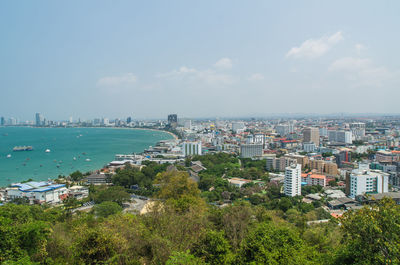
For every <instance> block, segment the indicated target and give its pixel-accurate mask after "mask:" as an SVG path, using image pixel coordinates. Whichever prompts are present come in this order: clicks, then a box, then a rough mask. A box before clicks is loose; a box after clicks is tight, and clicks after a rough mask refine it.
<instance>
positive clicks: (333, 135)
mask: <svg viewBox="0 0 400 265" xmlns="http://www.w3.org/2000/svg"><path fill="white" fill-rule="evenodd" d="M328 139H329V142H331V143H338V144H352V143H353V140H352V133H351V131H336V130H329V131H328Z"/></svg>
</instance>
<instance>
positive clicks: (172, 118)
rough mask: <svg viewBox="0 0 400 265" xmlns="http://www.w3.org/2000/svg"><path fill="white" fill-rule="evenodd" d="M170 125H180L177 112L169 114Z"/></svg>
mask: <svg viewBox="0 0 400 265" xmlns="http://www.w3.org/2000/svg"><path fill="white" fill-rule="evenodd" d="M168 125H169V126H170V127H172V128H176V127H177V126H178V115H177V114H169V115H168Z"/></svg>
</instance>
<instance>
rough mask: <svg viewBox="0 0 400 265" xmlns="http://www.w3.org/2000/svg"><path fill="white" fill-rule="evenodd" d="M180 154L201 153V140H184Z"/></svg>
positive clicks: (191, 154)
mask: <svg viewBox="0 0 400 265" xmlns="http://www.w3.org/2000/svg"><path fill="white" fill-rule="evenodd" d="M182 154H183V156H193V155H201V142H184V143H183V145H182Z"/></svg>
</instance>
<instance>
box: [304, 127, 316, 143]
mask: <svg viewBox="0 0 400 265" xmlns="http://www.w3.org/2000/svg"><path fill="white" fill-rule="evenodd" d="M303 142H305V143H314V144H315V145H316V146H319V129H318V128H315V127H308V128H305V129H304V130H303Z"/></svg>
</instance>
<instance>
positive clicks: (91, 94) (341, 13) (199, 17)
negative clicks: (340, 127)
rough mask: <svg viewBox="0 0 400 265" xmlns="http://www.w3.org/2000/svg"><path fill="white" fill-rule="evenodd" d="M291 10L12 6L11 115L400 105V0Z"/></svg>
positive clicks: (207, 113)
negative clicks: (383, 101)
mask: <svg viewBox="0 0 400 265" xmlns="http://www.w3.org/2000/svg"><path fill="white" fill-rule="evenodd" d="M288 6H289V4H283V3H274V2H269V1H267V2H264V1H255V2H252V3H251V4H249V3H243V2H240V1H219V2H217V3H215V2H212V1H208V2H207V1H203V2H201V3H182V2H178V1H168V3H164V2H161V1H160V2H155V3H152V4H151V3H141V2H130V1H122V2H119V3H118V4H111V3H108V2H106V1H85V2H84V3H82V2H72V4H71V3H68V4H66V3H54V2H51V1H39V2H34V3H33V2H29V1H25V2H24V4H21V3H16V2H11V1H8V2H2V3H0V7H1V8H0V22H1V23H0V25H1V26H0V33H1V34H2V36H3V38H2V39H3V41H2V43H0V57H1V58H2V62H3V63H2V64H1V66H0V70H1V74H0V87H1V89H2V96H1V97H0V105H1V108H0V113H1V114H0V115H2V116H5V117H19V118H20V119H21V120H31V119H32V118H31V114H30V113H36V112H40V113H45V114H46V116H47V117H48V118H49V119H51V120H59V119H63V118H68V117H69V116H72V117H82V118H93V117H125V116H127V115H132V116H133V115H135V116H136V118H139V119H149V118H162V117H164V116H165V114H168V113H180V116H181V117H215V116H219V117H243V116H247V117H254V116H255V117H262V116H268V115H270V114H273V113H289V114H290V113H292V114H293V113H321V114H329V113H378V114H379V113H380V114H384V113H399V111H398V107H397V103H396V99H397V98H398V97H399V96H400V90H399V89H398V85H399V84H400V71H399V69H400V67H399V65H398V63H397V62H398V61H399V60H398V59H399V58H398V57H399V55H398V54H397V53H396V50H397V47H398V45H399V44H400V37H399V36H398V35H397V34H388V32H396V30H397V28H398V26H399V22H400V21H399V18H398V16H397V13H396V10H398V9H399V7H400V4H399V3H397V2H391V3H385V4H381V3H375V2H372V1H354V2H351V3H349V2H347V1H336V2H335V3H321V2H318V1H310V2H306V3H303V2H302V3H300V2H295V1H292V2H290V8H288ZM71 18H73V19H71ZM379 98H384V99H385V103H384V104H382V102H380V101H379ZM65 113H68V114H65ZM130 113H133V114H130Z"/></svg>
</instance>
